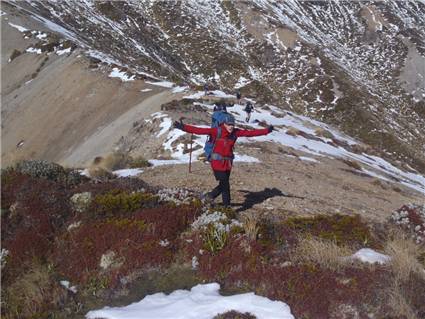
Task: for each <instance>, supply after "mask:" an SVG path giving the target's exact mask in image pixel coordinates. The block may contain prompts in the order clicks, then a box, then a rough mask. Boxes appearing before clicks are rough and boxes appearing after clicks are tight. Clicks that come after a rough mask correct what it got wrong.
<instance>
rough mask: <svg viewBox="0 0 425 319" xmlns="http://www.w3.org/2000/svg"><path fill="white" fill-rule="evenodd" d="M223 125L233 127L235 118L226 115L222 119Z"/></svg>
mask: <svg viewBox="0 0 425 319" xmlns="http://www.w3.org/2000/svg"><path fill="white" fill-rule="evenodd" d="M223 123H226V124H233V125H235V118H234V116H233V115H231V114H226V115H225V116H224V118H223Z"/></svg>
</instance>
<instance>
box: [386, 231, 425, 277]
mask: <svg viewBox="0 0 425 319" xmlns="http://www.w3.org/2000/svg"><path fill="white" fill-rule="evenodd" d="M384 251H385V253H386V254H388V255H390V256H391V267H392V270H393V272H394V276H395V279H396V280H397V281H401V282H406V281H407V280H408V279H409V278H410V277H411V276H412V275H417V276H419V277H420V278H422V279H423V280H425V272H424V268H423V265H422V264H421V263H420V261H419V258H420V256H421V253H422V251H421V249H420V246H418V245H416V244H415V243H414V242H413V241H412V240H411V239H410V238H408V237H407V236H406V235H405V234H403V233H401V232H395V233H394V234H393V235H392V236H391V238H390V239H389V240H388V241H387V242H386V244H385V247H384Z"/></svg>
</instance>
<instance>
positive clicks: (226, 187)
mask: <svg viewBox="0 0 425 319" xmlns="http://www.w3.org/2000/svg"><path fill="white" fill-rule="evenodd" d="M225 173H226V175H225V178H223V179H222V180H221V181H220V184H221V190H222V192H221V198H222V199H223V206H230V182H229V178H230V171H227V172H225Z"/></svg>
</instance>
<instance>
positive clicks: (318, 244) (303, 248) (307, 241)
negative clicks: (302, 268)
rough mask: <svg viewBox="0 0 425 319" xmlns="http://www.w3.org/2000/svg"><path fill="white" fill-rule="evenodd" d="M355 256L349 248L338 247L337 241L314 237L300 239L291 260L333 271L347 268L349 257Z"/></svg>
mask: <svg viewBox="0 0 425 319" xmlns="http://www.w3.org/2000/svg"><path fill="white" fill-rule="evenodd" d="M352 254H353V250H352V249H351V248H349V247H348V246H341V245H340V246H338V245H337V244H336V242H335V241H331V240H324V239H320V238H314V237H307V238H305V237H302V238H299V242H298V245H297V247H296V248H295V250H294V252H293V253H292V255H291V259H292V260H293V261H295V262H302V263H316V264H319V265H320V266H321V267H323V268H326V269H331V270H340V269H342V268H344V267H345V266H346V264H347V263H348V262H347V259H345V258H344V257H347V256H349V255H352Z"/></svg>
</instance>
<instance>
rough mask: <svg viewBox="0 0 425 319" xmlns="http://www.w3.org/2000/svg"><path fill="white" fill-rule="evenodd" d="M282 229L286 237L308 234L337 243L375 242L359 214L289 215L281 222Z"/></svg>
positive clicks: (358, 244)
mask: <svg viewBox="0 0 425 319" xmlns="http://www.w3.org/2000/svg"><path fill="white" fill-rule="evenodd" d="M282 226H283V227H282V231H283V233H284V234H286V235H287V236H288V237H293V236H294V235H301V234H302V235H303V236H306V235H310V236H315V237H319V238H322V239H326V240H332V241H335V242H336V243H337V244H338V245H348V246H355V247H364V246H373V245H374V244H375V242H374V239H373V236H372V234H371V232H370V229H369V227H368V225H367V224H366V223H365V222H364V221H363V220H362V219H361V218H360V216H359V215H354V216H348V215H340V214H336V215H317V216H314V217H290V218H288V219H287V220H285V221H284V222H283V223H282Z"/></svg>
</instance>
